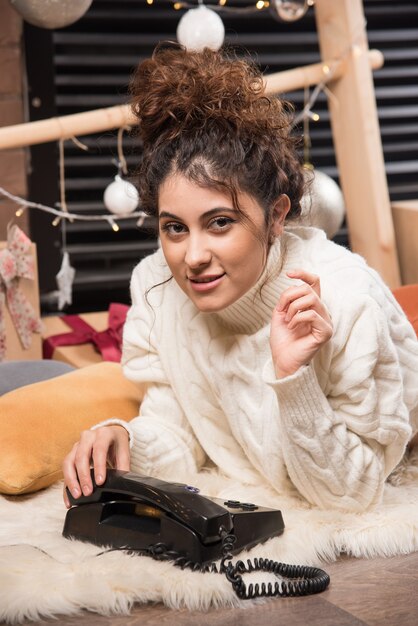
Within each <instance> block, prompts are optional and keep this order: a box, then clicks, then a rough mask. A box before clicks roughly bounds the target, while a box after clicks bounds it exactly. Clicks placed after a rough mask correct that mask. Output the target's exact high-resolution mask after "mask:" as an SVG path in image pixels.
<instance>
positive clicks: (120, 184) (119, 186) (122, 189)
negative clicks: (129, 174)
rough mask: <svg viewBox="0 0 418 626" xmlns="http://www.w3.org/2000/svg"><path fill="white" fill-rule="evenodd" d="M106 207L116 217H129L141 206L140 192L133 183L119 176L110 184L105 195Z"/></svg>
mask: <svg viewBox="0 0 418 626" xmlns="http://www.w3.org/2000/svg"><path fill="white" fill-rule="evenodd" d="M103 202H104V205H105V207H106V208H107V210H108V211H110V212H111V213H114V214H115V215H129V213H133V212H134V211H135V209H136V208H137V206H138V204H139V196H138V191H137V189H136V187H135V185H133V184H132V183H130V182H129V181H127V180H124V179H123V178H121V177H120V176H119V174H118V175H116V176H115V180H114V181H113V182H112V183H110V185H108V186H107V187H106V189H105V192H104V194H103Z"/></svg>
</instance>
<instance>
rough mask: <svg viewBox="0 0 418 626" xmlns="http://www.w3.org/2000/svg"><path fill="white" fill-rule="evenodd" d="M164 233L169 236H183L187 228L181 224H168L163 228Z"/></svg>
mask: <svg viewBox="0 0 418 626" xmlns="http://www.w3.org/2000/svg"><path fill="white" fill-rule="evenodd" d="M162 229H163V231H164V232H166V233H168V234H169V235H174V236H176V235H182V234H183V233H184V232H185V231H186V227H185V226H184V225H183V224H180V223H179V222H168V223H167V224H164V226H163V227H162Z"/></svg>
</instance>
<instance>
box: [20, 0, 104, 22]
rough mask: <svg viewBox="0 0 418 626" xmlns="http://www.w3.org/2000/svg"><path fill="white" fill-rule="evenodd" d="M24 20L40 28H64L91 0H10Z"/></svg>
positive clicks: (81, 12)
mask: <svg viewBox="0 0 418 626" xmlns="http://www.w3.org/2000/svg"><path fill="white" fill-rule="evenodd" d="M10 2H11V4H12V6H13V7H14V8H15V9H16V11H17V12H18V13H20V15H21V16H22V17H23V19H24V20H25V21H26V22H29V24H33V25H34V26H39V27H40V28H64V26H69V25H70V24H73V23H74V22H76V21H77V20H78V19H80V17H81V16H82V15H84V13H86V11H87V9H88V8H89V7H90V5H91V3H92V2H93V0H10Z"/></svg>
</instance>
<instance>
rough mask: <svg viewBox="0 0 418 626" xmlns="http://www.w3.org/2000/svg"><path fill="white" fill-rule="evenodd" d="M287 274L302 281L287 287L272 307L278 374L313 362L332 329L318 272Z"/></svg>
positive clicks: (274, 358)
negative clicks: (322, 296) (322, 295)
mask: <svg viewBox="0 0 418 626" xmlns="http://www.w3.org/2000/svg"><path fill="white" fill-rule="evenodd" d="M287 275H288V276H289V278H295V279H299V280H301V281H303V283H302V284H301V285H297V286H295V287H289V288H288V289H286V290H285V291H284V292H283V293H282V295H281V296H280V298H279V301H278V303H277V305H276V307H275V309H274V311H273V317H272V320H271V331H270V348H271V353H272V358H273V363H274V368H275V371H276V376H277V378H284V377H285V376H290V375H291V374H294V373H295V372H296V371H297V370H298V369H299V368H300V367H302V366H303V365H307V364H308V363H310V361H311V359H312V358H313V357H314V355H315V354H316V353H317V352H318V350H319V349H320V348H321V346H323V345H324V344H325V343H326V342H327V341H329V339H330V338H331V337H332V330H333V329H332V321H331V317H330V315H329V313H328V311H327V308H326V307H325V305H324V303H323V302H322V300H321V287H320V280H319V276H316V275H315V274H310V273H309V272H306V271H305V270H302V269H298V270H294V271H292V272H288V273H287Z"/></svg>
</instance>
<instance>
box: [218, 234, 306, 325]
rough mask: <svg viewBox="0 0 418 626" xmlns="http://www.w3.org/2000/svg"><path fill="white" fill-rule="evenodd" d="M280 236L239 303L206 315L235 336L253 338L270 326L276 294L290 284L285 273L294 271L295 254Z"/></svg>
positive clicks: (285, 237) (295, 265) (287, 241)
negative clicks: (217, 321)
mask: <svg viewBox="0 0 418 626" xmlns="http://www.w3.org/2000/svg"><path fill="white" fill-rule="evenodd" d="M293 248H294V247H293V246H292V245H291V242H290V241H289V236H288V235H287V234H286V233H284V234H283V235H282V237H280V238H277V239H276V241H275V242H274V244H273V245H272V246H271V248H270V250H269V254H268V257H267V262H266V265H265V267H264V270H263V272H262V273H261V275H260V278H259V279H258V280H257V282H256V283H255V285H253V287H251V289H250V290H249V291H247V293H245V294H244V295H243V296H242V297H241V298H240V299H239V300H237V301H236V302H233V303H232V304H231V305H230V306H228V307H226V308H225V309H223V310H222V311H217V312H216V313H208V314H207V315H213V316H214V317H216V318H217V319H218V320H220V321H221V323H222V325H223V326H224V327H227V328H229V329H230V330H232V331H233V332H235V333H242V334H253V333H255V332H257V331H258V330H260V328H262V327H263V326H266V325H267V324H269V323H270V320H271V316H272V313H273V309H274V307H275V305H276V304H277V301H278V299H279V297H280V294H281V293H282V291H283V290H284V289H286V288H287V287H289V286H290V285H291V284H292V281H291V279H290V278H288V277H287V276H286V271H287V270H289V269H294V267H297V264H296V257H297V256H298V255H297V254H296V250H294V249H293Z"/></svg>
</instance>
